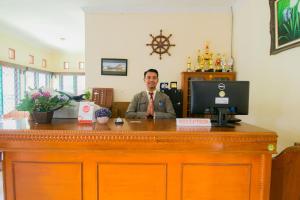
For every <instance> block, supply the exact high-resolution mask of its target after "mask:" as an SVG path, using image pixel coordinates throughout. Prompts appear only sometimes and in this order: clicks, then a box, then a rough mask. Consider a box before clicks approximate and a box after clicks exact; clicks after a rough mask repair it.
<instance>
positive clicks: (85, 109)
mask: <svg viewBox="0 0 300 200" xmlns="http://www.w3.org/2000/svg"><path fill="white" fill-rule="evenodd" d="M94 107H95V104H94V102H89V101H82V102H80V103H79V111H78V122H79V123H93V121H94V120H95V116H94Z"/></svg>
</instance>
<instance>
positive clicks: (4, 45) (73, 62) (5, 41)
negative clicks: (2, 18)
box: [0, 24, 85, 72]
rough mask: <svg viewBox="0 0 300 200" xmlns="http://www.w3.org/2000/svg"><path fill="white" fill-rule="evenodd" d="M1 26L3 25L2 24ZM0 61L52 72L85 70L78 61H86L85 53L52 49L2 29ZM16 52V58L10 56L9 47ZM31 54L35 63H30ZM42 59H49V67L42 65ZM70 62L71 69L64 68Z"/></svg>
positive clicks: (0, 35)
mask: <svg viewBox="0 0 300 200" xmlns="http://www.w3.org/2000/svg"><path fill="white" fill-rule="evenodd" d="M0 28H4V29H5V28H6V27H5V26H3V27H2V24H0ZM0 44H1V45H0V61H4V62H9V63H14V64H18V65H23V66H27V67H31V68H35V69H42V70H46V71H51V72H83V71H84V70H79V68H78V63H79V62H80V61H83V62H84V61H85V59H84V54H83V53H78V54H74V53H69V52H63V51H59V50H56V49H50V48H48V47H47V46H45V45H42V44H41V43H40V42H39V41H36V40H34V39H33V38H29V37H28V38H26V37H22V36H21V34H20V33H17V32H11V31H10V32H8V31H6V30H0ZM9 48H12V49H14V50H15V52H16V58H15V60H12V59H9V58H8V49H9ZM29 55H33V56H34V64H29ZM42 59H46V60H47V67H46V68H43V67H42ZM65 61H66V62H69V63H70V69H68V70H65V69H64V68H63V63H64V62H65Z"/></svg>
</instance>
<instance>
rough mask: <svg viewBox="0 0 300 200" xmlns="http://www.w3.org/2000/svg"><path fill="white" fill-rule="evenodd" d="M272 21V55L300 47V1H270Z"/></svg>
mask: <svg viewBox="0 0 300 200" xmlns="http://www.w3.org/2000/svg"><path fill="white" fill-rule="evenodd" d="M269 4H270V11H271V20H270V33H271V49H270V54H271V55H274V54H277V53H279V52H282V51H285V50H287V49H291V48H294V47H297V46H300V5H299V4H300V1H299V0H269Z"/></svg>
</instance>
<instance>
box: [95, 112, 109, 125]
mask: <svg viewBox="0 0 300 200" xmlns="http://www.w3.org/2000/svg"><path fill="white" fill-rule="evenodd" d="M95 117H96V119H97V122H98V123H99V124H105V123H107V122H108V120H109V118H110V117H111V111H110V110H109V109H108V108H100V109H99V110H96V112H95Z"/></svg>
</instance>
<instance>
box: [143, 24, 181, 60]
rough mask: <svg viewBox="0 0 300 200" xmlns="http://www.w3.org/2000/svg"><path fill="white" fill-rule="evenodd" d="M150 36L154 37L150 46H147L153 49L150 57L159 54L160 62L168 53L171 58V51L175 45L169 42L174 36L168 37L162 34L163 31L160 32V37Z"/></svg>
mask: <svg viewBox="0 0 300 200" xmlns="http://www.w3.org/2000/svg"><path fill="white" fill-rule="evenodd" d="M150 36H151V37H152V42H151V43H150V44H146V45H147V46H151V47H152V52H151V53H150V55H152V54H153V53H157V54H159V59H160V60H161V55H162V54H165V53H167V54H168V55H169V56H171V54H170V53H169V49H170V47H171V46H173V47H174V46H175V44H171V43H170V40H169V39H170V37H172V34H170V35H169V36H168V37H166V36H164V35H163V34H162V30H160V34H159V35H157V36H153V35H152V34H150Z"/></svg>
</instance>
